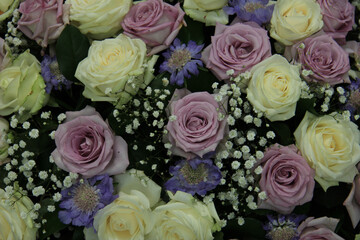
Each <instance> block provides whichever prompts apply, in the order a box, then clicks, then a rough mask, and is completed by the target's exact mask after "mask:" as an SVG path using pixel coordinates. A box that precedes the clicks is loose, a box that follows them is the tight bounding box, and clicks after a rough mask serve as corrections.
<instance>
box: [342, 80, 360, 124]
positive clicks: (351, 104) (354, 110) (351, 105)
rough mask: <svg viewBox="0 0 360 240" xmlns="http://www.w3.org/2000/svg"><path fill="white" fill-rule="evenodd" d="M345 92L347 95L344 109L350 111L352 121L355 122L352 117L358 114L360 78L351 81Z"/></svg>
mask: <svg viewBox="0 0 360 240" xmlns="http://www.w3.org/2000/svg"><path fill="white" fill-rule="evenodd" d="M347 90H348V94H349V95H348V99H347V102H346V104H345V106H344V109H345V110H349V111H350V113H351V119H352V120H357V119H355V118H354V116H355V115H357V114H359V113H360V78H356V80H355V81H351V84H350V85H349V87H348V89H347Z"/></svg>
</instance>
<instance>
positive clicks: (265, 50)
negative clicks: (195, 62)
mask: <svg viewBox="0 0 360 240" xmlns="http://www.w3.org/2000/svg"><path fill="white" fill-rule="evenodd" d="M270 56H271V47H270V41H269V37H268V35H267V31H266V30H264V29H262V28H261V27H260V26H259V25H257V24H256V23H246V24H244V23H235V24H234V25H231V26H225V25H222V24H217V25H216V28H215V35H214V36H213V37H211V44H210V45H209V46H208V47H206V48H205V49H204V51H203V53H202V57H201V60H202V61H203V62H204V63H205V64H206V67H207V68H209V69H210V70H211V71H212V72H213V73H214V74H215V76H216V77H217V78H218V79H219V80H227V79H229V78H230V77H229V76H228V75H227V74H226V72H227V71H228V70H231V69H232V70H234V75H237V74H239V73H242V72H245V71H248V70H250V69H251V68H252V67H253V66H254V65H256V64H257V63H259V62H261V61H263V60H264V59H266V58H268V57H270Z"/></svg>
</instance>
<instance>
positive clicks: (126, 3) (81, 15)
mask: <svg viewBox="0 0 360 240" xmlns="http://www.w3.org/2000/svg"><path fill="white" fill-rule="evenodd" d="M66 3H67V4H71V7H70V21H71V24H73V25H75V26H76V27H77V28H79V30H80V31H81V32H82V33H83V34H86V35H88V36H89V37H91V38H94V39H104V38H107V37H111V36H114V35H115V34H116V33H117V32H118V31H119V30H121V22H122V20H123V19H124V17H125V15H126V14H127V13H128V11H129V10H130V7H131V5H132V0H67V1H66Z"/></svg>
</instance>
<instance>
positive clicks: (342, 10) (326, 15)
mask: <svg viewBox="0 0 360 240" xmlns="http://www.w3.org/2000/svg"><path fill="white" fill-rule="evenodd" d="M317 2H318V3H319V5H320V8H321V13H322V15H323V21H324V27H323V30H324V32H326V33H327V34H329V35H330V36H331V37H333V38H334V39H335V40H337V41H338V42H339V43H341V44H344V43H345V42H346V41H345V37H346V35H347V33H348V32H349V31H350V30H351V29H352V26H353V25H354V23H355V20H354V17H355V7H354V6H353V5H352V4H351V3H349V1H348V0H317Z"/></svg>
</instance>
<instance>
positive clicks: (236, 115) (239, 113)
mask: <svg viewBox="0 0 360 240" xmlns="http://www.w3.org/2000/svg"><path fill="white" fill-rule="evenodd" d="M241 114H242V111H241V109H240V108H236V109H235V110H234V117H235V118H240V117H241Z"/></svg>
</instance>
